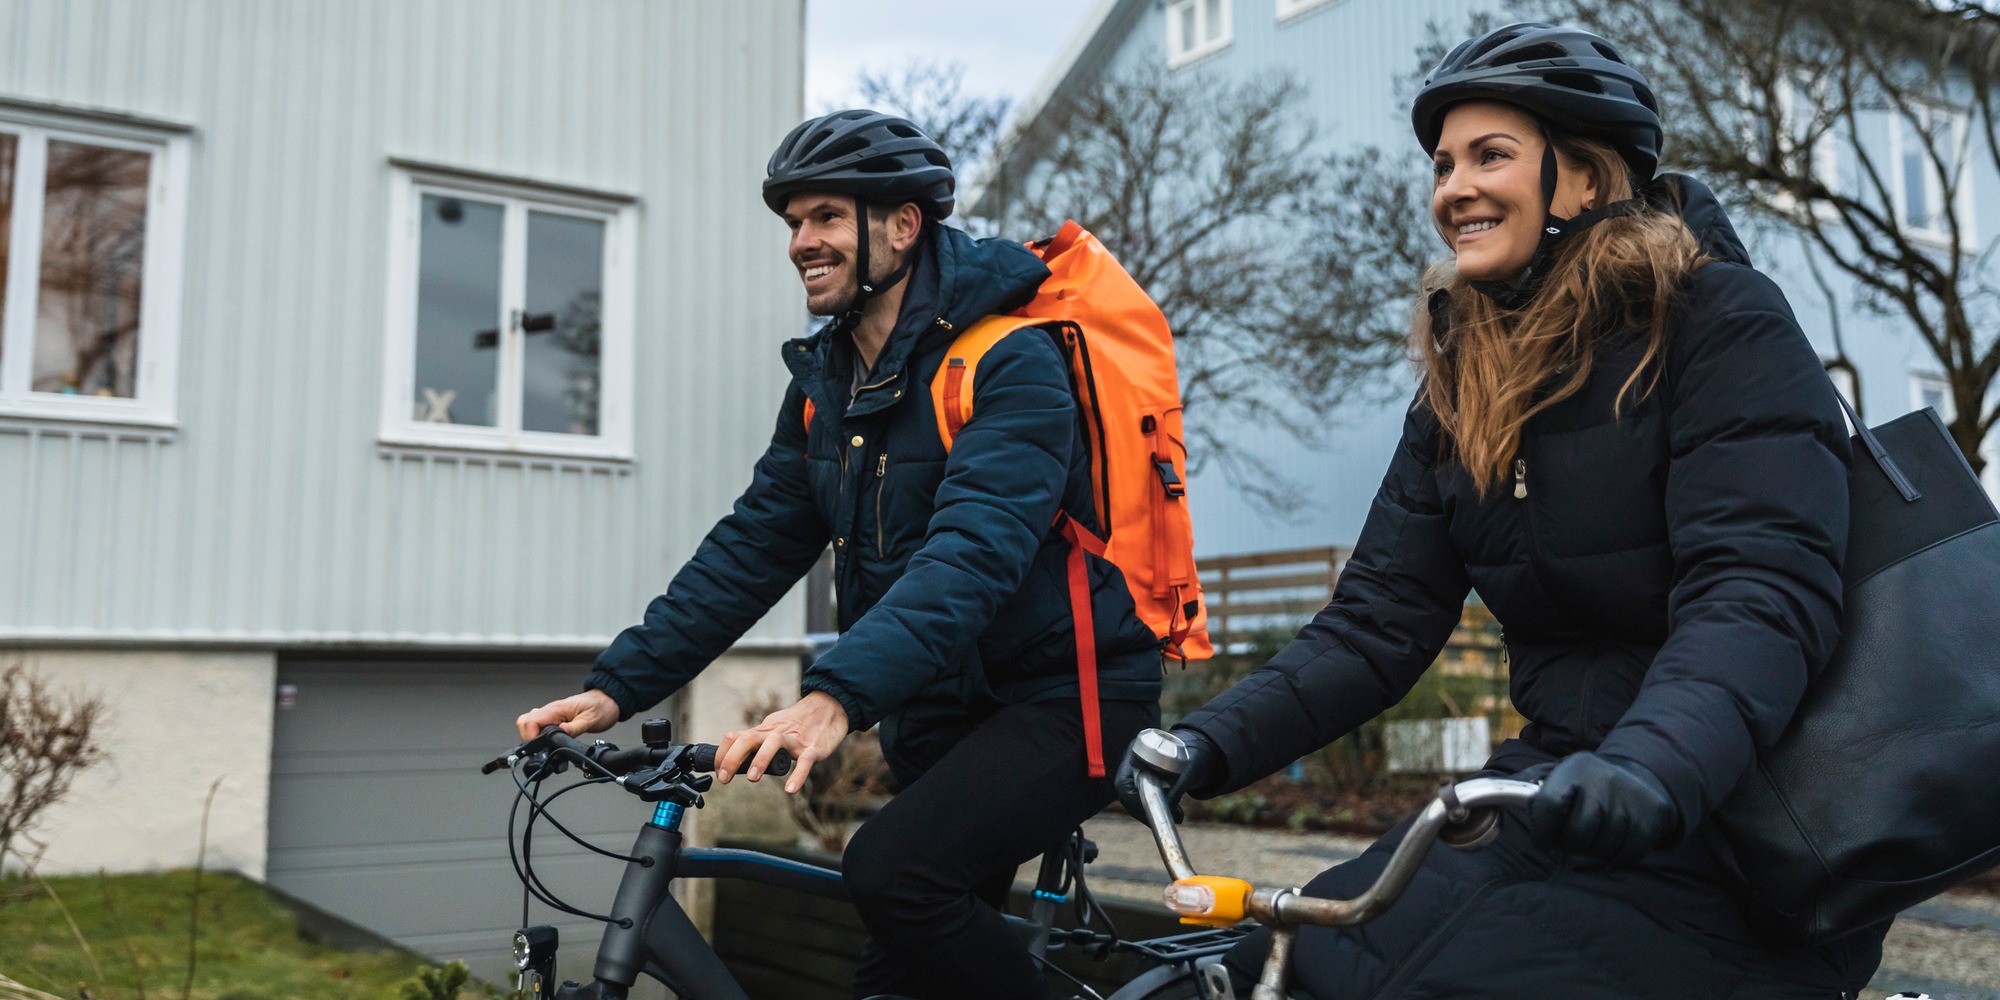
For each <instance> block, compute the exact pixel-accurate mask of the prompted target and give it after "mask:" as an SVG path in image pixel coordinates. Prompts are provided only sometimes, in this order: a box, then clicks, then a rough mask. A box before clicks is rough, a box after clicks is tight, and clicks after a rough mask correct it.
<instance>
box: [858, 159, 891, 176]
mask: <svg viewBox="0 0 2000 1000" xmlns="http://www.w3.org/2000/svg"><path fill="white" fill-rule="evenodd" d="M854 169H855V170H857V171H860V172H861V173H864V174H893V173H899V172H901V171H902V169H903V165H902V164H901V163H898V162H896V158H895V157H893V156H875V157H870V158H868V159H866V160H862V161H861V162H860V163H857V164H855V165H854Z"/></svg>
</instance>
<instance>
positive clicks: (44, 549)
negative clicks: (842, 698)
mask: <svg viewBox="0 0 2000 1000" xmlns="http://www.w3.org/2000/svg"><path fill="white" fill-rule="evenodd" d="M802 4H803V0H754V2H732V3H727V4H717V3H699V2H695V0H671V2H669V0H593V2H591V3H588V4H584V3H575V4H549V3H542V2H536V0H420V2H419V0H344V2H342V3H322V4H271V3H265V2H261V0H170V2H169V0H77V2H71V3H63V4H50V3H43V2H39V0H0V53H7V54H9V55H10V58H6V59H0V95H4V96H7V97H11V98H19V99H25V100H31V101H47V102H52V103H62V104H70V105H82V106H90V107H98V108H105V109H111V110H116V111H121V112H127V113H131V114H135V115H140V116H149V117H156V118H163V119H168V120H173V121H180V122H186V123H189V124H192V125H193V126H194V128H195V132H194V136H193V140H192V144H193V151H192V152H193V156H192V172H191V173H192V176H191V183H190V187H189V191H188V197H189V199H190V203H189V204H190V211H189V217H188V234H187V250H186V261H185V264H186V267H185V279H184V282H185V289H184V295H185V301H184V307H183V316H182V330H181V343H180V346H179V353H180V363H181V376H180V386H179V400H180V404H179V427H178V430H177V432H175V433H173V434H170V435H155V434H150V433H139V432H129V433H128V432H125V431H116V430H113V431H109V432H107V431H105V430H99V429H86V430H84V431H82V432H78V433H72V432H71V431H70V430H69V429H67V428H65V427H63V426H60V425H53V424H50V425H35V424H27V423H20V422H17V423H13V424H7V425H4V426H0V483H5V484H9V488H7V489H5V490H4V491H0V560H4V561H0V637H5V636H14V637H23V636H28V637H34V636H46V637H74V638H80V639H90V638H99V637H116V636H121V635H122V636H151V637H161V638H171V637H176V636H183V637H191V638H221V639H228V638H232V637H239V638H243V639H249V640H258V639H266V638H268V639H275V640H279V641H294V640H300V641H314V640H320V641H348V640H352V641H376V642H380V641H410V642H430V641H448V642H467V643H486V644H507V643H531V644H540V643H548V644H572V643H573V644H588V643H592V642H598V641H602V640H603V639H604V638H605V637H607V636H608V635H609V634H610V633H612V632H614V631H616V630H617V629H618V628H620V627H622V626H624V625H626V624H629V623H630V622H631V621H632V620H635V619H636V617H637V615H638V613H639V611H640V610H641V609H642V608H643V606H644V602H645V601H646V599H647V598H648V597H650V596H651V595H652V594H653V593H656V592H657V591H658V590H659V589H660V588H662V587H663V586H664V584H665V581H666V578H667V576H668V574H669V573H670V572H671V571H672V569H673V568H674V567H675V566H677V565H678V564H679V563H680V562H681V561H682V560H684V559H685V558H686V557H687V556H688V555H689V554H690V553H691V552H692V551H693V548H694V545H695V543H696V542H697V541H698V540H699V538H700V536H701V534H702V533H703V532H704V531H705V530H706V529H707V527H708V525H709V524H711V523H712V522H713V520H714V519H715V518H716V517H717V516H719V515H720V514H722V513H724V512H726V511H727V509H728V505H729V503H730V501H731V500H732V499H733V498H734V496H735V494H736V493H737V492H738V491H739V490H740V489H741V488H742V486H743V485H744V484H745V483H746V482H747V481H748V475H749V467H750V462H751V460H752V459H753V458H754V457H755V455H756V454H757V453H758V452H759V451H760V450H761V447H762V444H763V442H764V441H765V440H766V439H767V438H768V434H769V431H770V426H771V419H772V414H773V413H774V412H775V408H776V404H777V401H778V398H779V395H780V393H781V391H782V388H783V385H784V371H783V368H782V366H781V365H780V364H779V363H778V360H777V351H776V347H777V344H778V342H779V340H781V339H782V338H783V337H786V336H789V335H791V334H793V333H794V332H795V331H796V330H797V328H798V326H799V316H800V314H799V312H798V309H797V299H796V295H797V293H796V292H795V291H792V290H791V289H792V287H793V286H792V283H791V281H790V276H789V272H788V269H787V268H785V267H784V263H783V234H782V227H781V226H779V225H777V224H776V223H775V222H774V221H773V220H772V219H771V218H770V217H769V214H768V213H767V212H766V211H765V210H764V208H763V205H762V203H761V201H760V200H759V199H758V197H757V189H756V182H757V179H758V178H759V177H761V176H762V174H761V171H762V166H763V160H764V157H765V156H766V155H767V154H768V152H769V147H770V145H771V144H772V143H773V142H775V141H776V139H777V138H778V137H779V136H781V135H782V134H783V132H784V130H785V129H786V128H788V127H789V126H790V125H792V124H793V123H794V122H795V121H796V120H797V118H798V116H799V115H800V113H801V112H800V104H801V95H802V72H803V37H802V34H803V25H804V15H803V6H802ZM392 156H400V157H409V158H412V159H417V160H423V161H429V162H435V163H440V164H448V165H453V166H458V167H463V168H468V169H472V170H482V171H489V172H493V173H499V174H506V175H514V176H525V177H531V178H535V179H539V180H546V181H551V182H557V183H563V184H570V185H576V186H582V187H587V188H596V189H602V190H609V191H617V192H630V193H634V194H637V195H638V196H639V197H640V204H639V207H638V213H637V214H638V225H639V231H638V234H637V244H638V245H637V253H638V260H637V279H638V280H637V290H636V302H635V306H636V309H635V320H636V329H637V336H638V343H637V350H636V356H637V365H638V372H637V378H636V393H635V396H636V399H635V407H634V411H635V416H634V419H635V433H634V449H635V452H636V455H637V459H636V461H634V462H632V463H630V464H629V465H621V464H616V463H599V462H579V461H565V460H551V459H519V458H508V457H500V458H496V457H492V456H483V455H467V454H461V453H453V452H442V451H440V452H424V451H417V450H409V449H403V450H396V451H387V450H384V449H381V448H379V447H378V446H377V444H376V431H377V427H376V420H377V414H378V413H379V399H378V394H379V392H380V391H381V390H380V385H381V381H382V371H381V368H382V363H383V362H382V344H383V336H384V331H383V330H382V329H381V322H382V321H381V319H380V317H381V316H382V315H383V310H384V306H383V296H384V294H385V279H386V274H385V272H384V264H383V257H382V255H383V249H384V247H385V246H386V244H387V241H388V234H387V225H388V198H389V176H390V173H389V165H388V159H389V158H390V157H392ZM794 617H797V616H796V615H790V614H783V615H774V616H773V619H774V620H773V621H772V622H770V623H768V626H769V630H768V631H767V633H766V634H772V635H795V634H797V632H798V631H799V628H798V626H797V625H796V624H795V623H793V622H792V621H791V620H790V619H791V618H794Z"/></svg>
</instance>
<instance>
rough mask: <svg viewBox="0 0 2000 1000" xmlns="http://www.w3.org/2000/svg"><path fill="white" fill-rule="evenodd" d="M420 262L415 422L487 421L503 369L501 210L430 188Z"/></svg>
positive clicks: (493, 417)
mask: <svg viewBox="0 0 2000 1000" xmlns="http://www.w3.org/2000/svg"><path fill="white" fill-rule="evenodd" d="M423 213H424V221H423V225H422V227H421V230H420V237H419V238H420V239H421V241H422V242H421V244H420V246H421V252H420V255H419V257H420V260H419V263H418V265H417V366H416V372H417V379H416V396H415V398H414V399H412V400H411V402H412V403H413V404H414V405H415V407H416V413H415V417H416V419H417V420H419V421H428V422H431V423H440V424H477V425H479V426H481V427H491V426H493V425H494V424H495V423H496V422H498V420H499V414H498V412H497V410H496V406H497V403H498V399H499V397H498V395H497V393H496V392H495V391H494V390H495V389H496V388H498V385H499V379H500V376H499V371H500V333H499V319H500V238H501V237H500V234H501V228H500V227H501V221H502V219H503V217H504V215H505V211H504V209H503V208H502V207H501V206H499V205H495V204H492V203H490V202H484V201H472V200H469V199H465V198H453V197H449V196H446V195H435V194H427V195H424V201H423Z"/></svg>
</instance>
